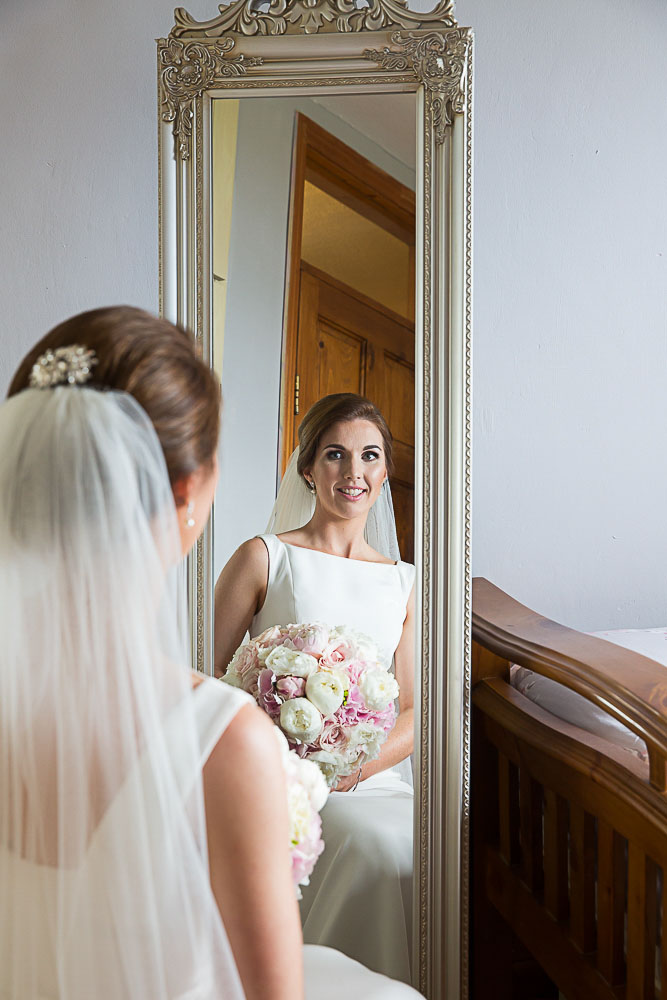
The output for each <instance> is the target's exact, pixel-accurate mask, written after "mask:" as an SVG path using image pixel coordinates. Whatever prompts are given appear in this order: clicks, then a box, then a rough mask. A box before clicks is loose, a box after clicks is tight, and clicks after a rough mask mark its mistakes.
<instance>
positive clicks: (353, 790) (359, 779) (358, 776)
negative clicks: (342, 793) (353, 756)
mask: <svg viewBox="0 0 667 1000" xmlns="http://www.w3.org/2000/svg"><path fill="white" fill-rule="evenodd" d="M362 767H363V764H362V765H361V767H360V768H359V773H358V774H357V780H356V781H355V783H354V784H353V785H352V788H351V789H350V791H351V792H356V790H357V785H358V784H359V782H360V781H361V769H362Z"/></svg>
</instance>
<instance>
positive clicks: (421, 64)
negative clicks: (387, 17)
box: [364, 28, 470, 143]
mask: <svg viewBox="0 0 667 1000" xmlns="http://www.w3.org/2000/svg"><path fill="white" fill-rule="evenodd" d="M391 41H392V43H393V45H395V46H398V47H397V48H390V47H389V46H385V47H384V49H365V50H364V56H365V58H366V59H371V60H372V61H373V62H377V63H378V64H379V65H380V66H381V67H382V69H384V70H387V71H388V72H405V71H406V70H412V72H413V73H414V74H415V76H417V77H418V79H420V80H421V81H422V82H423V84H424V86H425V87H426V90H427V91H428V92H429V94H430V98H431V114H432V120H433V128H434V131H435V138H436V142H439V143H442V142H444V139H445V134H446V131H447V127H448V126H449V125H451V123H452V119H453V116H454V115H457V114H461V113H462V112H463V109H464V106H465V72H466V64H467V59H468V51H469V48H470V32H469V30H468V29H467V28H454V29H452V30H451V31H445V32H439V31H430V32H428V34H423V33H416V32H408V33H407V34H405V33H403V32H401V31H395V32H394V33H393V35H392V36H391Z"/></svg>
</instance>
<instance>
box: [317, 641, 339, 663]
mask: <svg viewBox="0 0 667 1000" xmlns="http://www.w3.org/2000/svg"><path fill="white" fill-rule="evenodd" d="M344 659H345V652H344V645H343V643H342V642H340V641H338V642H337V643H335V642H332V643H330V644H329V645H328V646H325V648H324V649H323V650H322V659H321V663H322V666H331V667H333V666H334V665H335V664H337V663H342V662H343V660H344Z"/></svg>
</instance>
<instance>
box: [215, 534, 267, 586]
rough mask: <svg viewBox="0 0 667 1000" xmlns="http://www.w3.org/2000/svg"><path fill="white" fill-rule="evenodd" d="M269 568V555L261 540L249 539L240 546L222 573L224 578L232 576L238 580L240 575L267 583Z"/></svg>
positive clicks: (257, 538)
mask: <svg viewBox="0 0 667 1000" xmlns="http://www.w3.org/2000/svg"><path fill="white" fill-rule="evenodd" d="M268 566H269V553H268V550H267V548H266V545H265V544H264V542H263V541H262V539H261V538H259V537H258V536H256V537H255V538H249V539H248V541H247V542H244V543H243V544H242V545H239V547H238V549H237V550H236V552H235V553H234V555H233V556H232V557H231V558H230V560H229V561H228V563H227V565H226V566H225V568H224V569H223V571H222V573H221V577H222V576H228V575H232V576H233V577H234V578H236V579H238V578H239V575H240V574H243V576H245V577H251V578H253V579H255V578H256V579H258V580H260V581H266V574H267V570H268Z"/></svg>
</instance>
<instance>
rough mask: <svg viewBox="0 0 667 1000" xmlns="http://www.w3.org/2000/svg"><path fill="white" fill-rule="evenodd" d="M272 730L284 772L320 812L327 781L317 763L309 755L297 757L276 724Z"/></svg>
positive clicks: (325, 794)
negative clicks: (302, 789) (295, 782)
mask: <svg viewBox="0 0 667 1000" xmlns="http://www.w3.org/2000/svg"><path fill="white" fill-rule="evenodd" d="M273 731H274V733H275V734H276V739H277V740H278V745H279V747H280V756H281V759H282V762H283V767H284V768H285V774H286V775H287V776H288V778H289V780H290V781H298V782H299V784H300V785H301V786H302V787H303V788H304V789H305V791H306V794H307V796H308V800H309V802H310V804H311V806H312V807H313V809H315V811H316V812H320V811H321V810H322V808H323V807H324V803H325V802H326V801H327V798H328V796H329V789H328V788H327V783H326V781H325V780H324V777H323V775H322V772H321V771H320V769H319V767H318V766H317V764H313V763H312V762H311V759H310V758H309V757H308V758H306V757H299V755H298V754H297V753H296V752H295V751H294V750H290V748H289V744H288V742H287V740H286V738H285V734H284V733H283V732H282V731H281V730H280V729H278V727H277V726H274V727H273Z"/></svg>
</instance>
